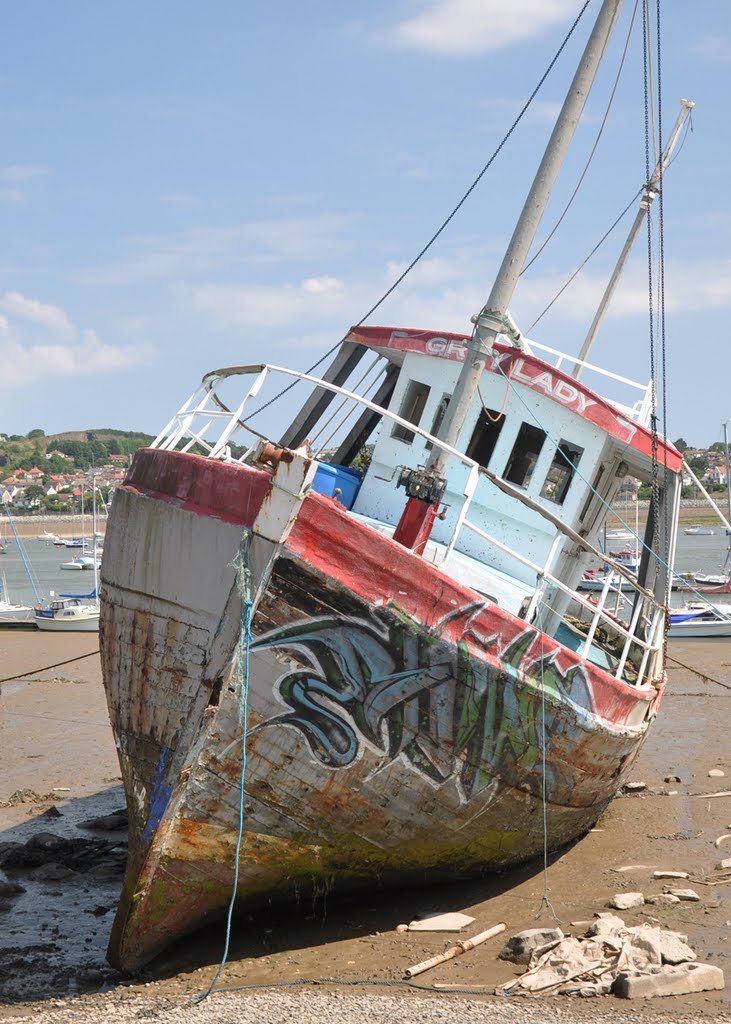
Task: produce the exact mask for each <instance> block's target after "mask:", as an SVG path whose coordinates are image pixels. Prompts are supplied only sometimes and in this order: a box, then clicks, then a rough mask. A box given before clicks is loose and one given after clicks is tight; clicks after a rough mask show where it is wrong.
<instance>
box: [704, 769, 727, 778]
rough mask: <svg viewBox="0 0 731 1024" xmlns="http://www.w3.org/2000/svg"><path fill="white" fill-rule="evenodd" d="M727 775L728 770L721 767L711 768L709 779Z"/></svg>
mask: <svg viewBox="0 0 731 1024" xmlns="http://www.w3.org/2000/svg"><path fill="white" fill-rule="evenodd" d="M725 777H726V772H725V771H723V770H722V769H721V768H711V770H710V771H709V773H708V778H709V779H723V778H725Z"/></svg>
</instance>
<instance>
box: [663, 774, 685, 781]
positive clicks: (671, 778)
mask: <svg viewBox="0 0 731 1024" xmlns="http://www.w3.org/2000/svg"><path fill="white" fill-rule="evenodd" d="M682 781H683V780H682V779H681V778H680V776H679V775H666V776H665V778H664V779H663V782H682Z"/></svg>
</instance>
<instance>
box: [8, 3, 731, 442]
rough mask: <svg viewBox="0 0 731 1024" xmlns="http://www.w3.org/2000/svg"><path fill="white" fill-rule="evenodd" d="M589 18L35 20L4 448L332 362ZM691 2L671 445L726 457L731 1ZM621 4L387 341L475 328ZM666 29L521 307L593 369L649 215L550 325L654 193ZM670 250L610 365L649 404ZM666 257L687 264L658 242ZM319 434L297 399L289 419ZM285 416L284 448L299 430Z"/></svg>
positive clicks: (564, 6) (521, 6)
mask: <svg viewBox="0 0 731 1024" xmlns="http://www.w3.org/2000/svg"><path fill="white" fill-rule="evenodd" d="M581 6H582V4H581V0H511V2H510V3H509V4H506V3H505V2H504V0H428V2H427V0H388V2H386V0H369V2H368V3H367V4H363V3H359V4H354V3H348V2H347V0H346V2H345V3H343V2H342V0H338V2H336V0H310V2H309V3H304V4H303V3H301V2H297V3H295V2H293V0H279V2H277V0H275V2H273V3H263V2H261V0H252V2H250V3H241V2H240V0H211V2H209V3H206V4H201V3H199V2H192V0H155V2H154V3H152V4H151V3H148V2H144V3H143V2H141V0H127V2H125V3H124V4H121V3H117V4H111V3H106V4H100V3H98V2H96V0H67V2H66V3H63V4H55V3H51V2H49V0H24V2H23V3H22V4H14V5H11V6H10V7H8V8H7V9H6V11H5V15H4V19H3V43H4V45H3V52H4V54H3V62H2V66H0V95H1V100H0V131H1V132H2V146H1V147H0V225H1V235H2V248H1V249H0V432H4V433H18V434H24V433H26V432H27V431H28V430H31V429H35V428H42V429H43V430H45V431H46V432H47V433H53V432H58V431H63V430H80V429H93V428H102V427H114V428H117V429H124V430H143V431H147V432H149V433H153V434H154V433H157V431H158V430H159V429H160V428H161V427H162V426H163V425H164V424H165V423H166V422H167V421H168V420H169V418H170V416H171V415H172V414H173V413H174V411H175V410H176V408H178V407H179V406H180V405H181V404H182V402H183V400H184V399H185V398H186V397H187V396H188V395H189V394H190V393H191V392H192V391H193V390H194V389H195V387H196V386H197V384H198V383H199V381H200V378H201V376H202V375H203V374H204V373H205V372H206V371H208V370H210V369H213V368H215V367H219V366H226V365H231V364H242V363H249V362H262V361H269V362H272V363H276V364H279V365H286V366H293V367H296V368H300V369H306V368H308V367H309V366H311V365H312V364H314V363H315V362H316V361H317V360H318V359H320V357H321V356H322V355H323V354H324V353H325V352H326V351H327V350H328V349H329V348H331V347H332V346H333V345H334V344H336V343H337V341H338V340H339V339H340V338H341V337H342V336H343V335H344V334H345V333H346V331H347V329H348V327H349V326H350V325H351V324H353V323H356V322H358V321H359V320H360V319H361V318H362V317H363V316H364V314H365V313H366V312H367V311H368V310H369V309H370V307H371V306H372V305H373V304H374V303H375V302H376V301H377V300H378V299H379V298H380V297H381V296H382V295H383V294H384V292H386V290H387V289H388V288H389V287H390V285H391V284H392V283H393V281H394V280H395V279H396V278H397V277H398V275H399V274H400V273H401V272H402V270H403V269H404V268H405V267H406V266H408V264H409V263H410V262H411V261H412V260H413V259H414V257H415V256H416V255H417V254H418V253H419V252H420V250H421V249H422V247H423V246H424V245H425V244H426V242H427V241H428V240H429V239H430V238H431V236H432V235H433V234H434V232H435V231H436V230H437V228H438V227H439V226H440V225H441V224H442V222H443V221H444V220H445V218H446V217H447V216H448V215H449V214H450V213H451V212H452V210H453V209H454V207H455V206H456V205H457V204H458V203H459V201H460V200H461V199H462V197H463V195H464V194H465V192H466V191H467V190H468V188H469V186H470V185H471V184H472V182H473V181H474V179H475V178H476V177H477V175H478V174H479V172H480V171H481V169H482V168H483V166H484V165H485V163H486V162H487V161H488V159H489V158H490V156H491V155H492V153H493V151H494V150H495V148H496V147H497V145H498V143H499V142H500V140H501V139H502V137H503V136H504V134H505V132H506V131H507V129H508V128H509V127H510V124H511V123H512V121H513V119H514V117H515V116H516V114H517V113H518V111H519V110H520V108H521V107H522V105H523V103H524V102H525V100H526V99H527V98H528V96H529V95H530V93H531V92H532V90H533V88H534V87H535V85H536V83H537V82H538V79H539V78H540V76H541V74H542V73H543V71H544V70H545V68H546V67H547V66H548V64H549V62H550V60H551V58H552V57H553V55H554V53H555V52H556V50H557V49H558V46H559V45H560V43H561V41H562V40H563V38H564V36H565V34H566V32H567V31H568V29H569V27H570V25H571V24H572V22H573V20H574V18H575V16H576V15H577V13H578V11H579V9H580V7H581ZM640 7H641V4H640ZM650 7H651V9H652V11H653V14H654V11H655V4H654V3H651V4H650ZM663 7H664V14H663V18H662V24H661V38H662V49H661V65H662V82H661V94H662V107H661V120H662V130H663V137H664V139H667V136H668V135H669V133H670V130H671V128H672V125H673V124H674V122H675V119H676V116H677V114H678V112H679V109H680V100H681V98H684V97H685V98H689V99H692V100H694V101H695V103H696V107H695V109H694V111H693V116H692V131H688V132H687V134H686V136H685V138H684V141H683V144H682V148H680V149H679V151H677V150H676V154H677V155H676V156H675V159H674V161H673V163H672V166H671V167H670V168H669V170H668V172H667V175H666V178H665V182H664V192H663V209H664V255H665V299H666V321H665V358H664V365H665V369H666V380H665V383H664V384H663V381H662V380H659V381H658V394H659V395H660V396H661V398H662V395H663V394H664V395H665V396H666V405H665V408H664V417H665V419H666V422H667V430H668V435H669V437H670V438H671V439H676V438H678V437H683V438H684V439H685V440H686V441H687V443H689V444H691V445H693V446H698V447H700V446H705V445H708V444H711V443H712V442H713V441H716V440H719V439H720V438H721V437H722V428H721V424H722V422H723V421H725V420H728V419H729V418H730V417H731V397H730V396H729V382H730V380H731V373H730V371H731V354H730V351H731V350H730V346H729V337H728V335H729V331H728V326H727V324H728V319H729V312H730V311H731V252H730V251H729V248H730V247H729V241H728V239H729V238H730V237H731V198H730V197H729V194H728V190H727V189H726V187H725V183H726V182H727V181H728V180H729V177H730V175H731V166H730V164H731V139H730V137H729V130H728V124H729V121H728V104H729V97H730V95H731V91H730V90H729V85H730V80H731V5H729V4H725V3H719V2H718V0H696V2H695V3H694V4H693V5H692V14H691V13H690V12H689V9H688V7H687V5H685V4H678V3H676V2H674V3H668V2H667V0H666V2H665V3H664V4H663ZM598 9H599V0H591V3H590V4H589V7H588V10H587V12H586V14H585V16H584V17H583V19H582V21H581V22H580V24H579V26H578V28H577V29H576V32H575V33H574V35H573V36H572V38H571V40H570V42H569V44H568V45H567V47H566V50H565V51H564V53H563V55H562V56H561V58H560V59H559V61H558V63H557V65H556V67H555V68H554V70H553V71H552V73H551V75H550V76H549V78H548V79H547V81H546V83H545V84H544V86H543V88H542V89H541V91H540V92H539V94H538V96H537V98H536V100H535V101H534V102H533V104H532V105H531V107H530V108H529V111H528V112H527V114H526V116H525V118H524V119H523V120H522V121H521V123H520V125H519V126H518V128H517V129H516V130H515V132H514V133H513V135H512V136H511V138H510V140H509V141H508V143H507V144H506V145H505V146H504V148H503V150H502V152H501V154H500V156H499V157H498V158H497V160H496V161H495V163H494V164H493V165H492V166H491V168H490V169H489V170H488V171H487V173H486V174H485V175H484V177H483V178H482V180H481V182H480V183H479V185H478V186H477V187H476V188H475V189H474V191H473V192H472V194H471V195H470V197H469V198H468V199H467V201H466V202H465V203H464V205H463V206H462V207H461V209H460V210H459V212H458V213H457V214H456V216H455V217H454V219H453V220H452V221H451V222H450V224H449V226H448V227H447V228H446V229H445V231H444V232H443V233H442V234H441V236H440V237H439V239H438V240H437V241H436V242H435V244H434V245H433V246H432V247H431V248H430V249H429V251H428V252H427V254H426V255H425V256H424V257H423V258H422V260H421V261H420V262H419V263H418V264H417V266H416V268H415V269H414V270H413V271H412V272H411V273H410V274H409V275H408V276H407V278H406V279H405V281H404V282H403V283H402V284H401V286H400V287H399V288H398V289H397V290H396V291H395V292H394V294H393V295H391V296H390V297H389V298H388V300H387V301H386V302H385V303H384V304H383V305H382V306H381V307H380V308H379V309H378V310H377V311H376V313H375V314H374V315H373V316H372V317H371V318H370V319H369V320H368V321H367V322H368V323H369V324H373V325H376V324H388V325H391V326H398V327H420V328H432V329H435V330H440V331H441V330H445V331H450V330H451V331H458V332H459V331H462V332H468V331H469V330H470V316H472V315H473V314H474V313H476V312H478V310H479V309H480V308H481V307H482V305H483V304H484V302H485V300H486V298H487V296H488V294H489V291H490V287H491V284H492V281H493V278H494V276H495V273H496V271H497V268H498V267H499V264H500V261H501V259H502V256H503V253H504V251H505V247H506V245H507V242H508V240H509V237H510V234H511V232H512V229H513V227H514V224H515V221H516V220H517V217H518V215H519V212H520V209H521V206H522V203H523V199H524V197H525V194H526V192H527V190H528V188H529V186H530V183H531V180H532V177H533V174H534V173H535V170H536V168H537V166H538V162H539V161H540V158H541V156H542V153H543V148H544V145H545V143H546V141H547V138H548V135H549V134H550V131H551V128H552V126H553V120H554V119H555V116H556V114H557V112H558V110H559V108H560V105H561V103H562V101H563V96H564V94H565V91H566V89H567V87H568V84H569V82H570V80H571V78H572V76H573V74H574V70H575V67H576V63H577V61H578V59H579V55H580V53H581V51H582V49H583V46H584V44H585V41H586V38H587V36H588V34H589V31H590V29H591V24H592V23H593V19H594V17H595V16H596V13H597V11H598ZM633 9H634V0H625V4H624V8H623V12H622V15H621V18H620V21H619V23H618V26H617V28H616V30H615V33H614V36H613V39H612V41H611V43H610V46H609V47H608V50H607V54H606V57H605V61H604V63H603V65H602V68H601V69H600V72H599V75H598V77H597V81H596V83H595V86H594V89H593V91H592V93H591V95H590V97H589V100H588V102H587V106H586V109H585V112H584V116H583V117H582V120H581V123H580V125H579V127H578V130H577V133H576V136H575V139H574V143H573V146H572V149H571V151H570V153H569V156H568V157H567V159H566V162H565V165H564V168H563V171H562V175H561V177H560V179H559V182H558V184H557V186H556V189H555V190H554V194H553V196H552V198H551V201H550V203H549V205H548V209H547V210H546V213H545V216H544V219H543V222H542V224H541V226H540V228H539V231H538V237H537V242H536V245H535V247H534V251H535V249H537V248H538V246H539V245H540V244H541V242H542V241H543V240H544V239H545V238H546V236H547V235H548V234H549V232H550V231H551V229H552V227H553V226H554V224H555V223H556V221H557V220H558V218H559V217H560V215H561V213H562V211H563V210H564V208H565V207H566V204H567V202H568V199H569V197H570V196H571V194H572V192H573V191H574V189H575V187H576V184H577V182H578V180H579V178H580V176H581V173H582V171H583V169H584V167H585V165H586V162H587V159H588V156H589V153H590V151H591V149H592V147H593V145H594V143H595V140H596V137H597V133H598V132H599V129H600V126H601V122H602V119H603V118H604V115H605V111H606V109H607V105H608V103H609V97H610V93H611V91H612V88H613V86H614V83H615V79H616V77H617V71H618V68H619V64H620V60H621V56H622V51H623V49H624V47H625V42H626V40H627V37H628V32H629V27H630V21H631V17H632V13H633ZM639 21H640V19H639V16H638V17H637V18H636V19H635V26H634V30H633V32H632V34H631V36H630V40H629V46H628V50H627V57H626V61H625V64H624V68H623V71H622V75H621V77H620V80H619V85H618V87H617V91H616V95H615V98H614V101H613V102H612V104H611V109H610V112H609V116H608V118H607V123H606V127H605V129H604V131H603V133H602V135H601V139H600V141H599V144H598V146H597V150H596V154H595V156H594V158H593V159H592V161H591V163H590V165H589V168H588V171H587V173H586V176H585V178H584V181H583V184H582V187H581V188H580V190H579V192H578V194H577V197H576V199H575V200H574V202H573V203H572V205H571V206H570V208H569V210H568V212H567V214H566V216H565V218H564V219H563V221H562V222H561V224H560V226H559V228H558V230H557V231H556V233H555V235H554V236H553V237H552V238H551V240H550V242H549V244H548V245H547V246H546V248H545V249H544V250H543V251H542V252H541V254H540V256H539V257H538V259H537V260H536V261H535V263H534V264H533V265H532V266H531V267H530V268H529V269H528V270H527V272H526V273H525V275H524V276H523V277H522V279H521V282H520V284H519V286H518V288H517V291H516V293H515V295H514V297H513V300H512V302H511V304H510V310H511V313H512V315H513V317H514V319H515V320H516V321H517V322H518V324H519V326H520V327H521V329H522V330H523V331H524V332H525V333H527V334H528V336H529V337H531V338H533V339H535V340H536V341H538V342H541V343H543V344H545V345H549V346H552V347H554V348H558V349H561V350H562V351H566V352H568V353H569V354H576V353H577V352H578V350H579V348H580V346H581V343H582V341H583V338H584V336H585V333H586V331H587V328H588V326H589V324H590V322H591V320H592V317H593V314H594V311H595V309H596V306H597V304H598V302H599V299H600V297H601V294H602V291H603V288H604V285H605V283H606V280H607V278H608V276H609V274H610V273H611V270H612V268H613V266H614V263H615V260H616V258H617V255H618V253H619V251H620V249H621V247H622V245H623V243H624V240H625V237H626V235H627V232H628V231H629V227H630V224H631V221H632V218H633V216H634V212H635V209H636V207H634V206H633V207H632V208H631V210H630V212H629V214H628V215H627V216H626V217H625V219H624V220H623V221H622V222H621V223H620V225H619V226H618V227H617V228H616V229H615V230H614V231H613V232H612V234H611V235H610V237H609V239H608V240H607V241H606V242H605V243H604V244H603V246H602V247H601V248H600V250H599V251H598V253H597V254H596V255H595V256H594V257H593V258H592V260H591V261H590V262H589V263H588V264H587V265H586V267H585V268H584V270H583V271H582V272H581V274H580V275H579V276H578V277H577V278H576V279H575V281H574V283H573V285H572V286H571V287H570V288H569V289H567V290H566V291H565V292H564V294H563V295H562V297H561V299H560V300H558V301H557V302H556V304H555V305H554V306H553V307H552V308H551V310H550V312H549V313H548V314H546V316H544V317H543V318H542V319H541V320H540V322H539V323H538V324H537V325H536V326H535V327H534V328H532V329H529V328H530V327H531V325H532V324H533V322H534V321H535V319H536V317H538V315H539V314H540V312H541V311H542V310H543V309H544V307H545V306H546V305H547V304H548V303H549V302H550V301H551V299H552V298H553V297H554V296H555V294H556V293H557V292H558V290H559V289H560V288H561V287H562V286H563V285H564V283H565V282H566V280H567V279H568V278H569V277H570V275H571V274H573V273H574V271H575V270H576V269H577V267H578V266H579V264H580V263H581V262H582V261H583V260H584V258H585V257H586V256H587V255H588V253H589V252H590V251H591V250H592V249H593V248H594V246H595V245H596V243H597V242H598V241H599V239H600V238H601V237H602V236H603V235H604V233H605V232H606V231H607V229H608V228H609V227H610V225H611V224H612V223H613V221H614V220H615V219H616V217H617V216H618V215H619V213H620V212H621V211H622V210H623V209H624V207H625V206H626V205H627V204H628V203H629V202H630V200H631V199H632V196H633V195H634V194H635V193H636V192H637V190H638V189H639V188H640V187H641V185H642V183H643V181H644V180H645V142H644V124H645V122H644V107H643V62H642V39H641V35H640V32H639V31H638V29H639ZM654 32H655V26H654V25H653V34H654ZM653 59H654V58H653ZM656 92H657V90H655V93H656ZM655 121H656V123H657V117H656V118H655ZM657 209H658V204H657V203H656V204H655V207H654V211H653V213H654V214H656V212H657ZM657 223H658V218H657V216H656V215H654V216H653V225H654V226H655V227H657ZM646 248H647V247H646V235H645V233H644V232H643V233H641V235H640V238H639V239H638V242H637V244H636V246H635V248H634V250H633V254H632V258H631V261H630V264H629V266H628V268H627V270H626V272H625V275H624V277H623V279H622V282H621V285H620V288H619V290H618V292H617V294H616V296H615V298H614V301H613V303H612V306H611V308H610V312H609V314H608V316H607V319H606V321H605V323H604V325H603V327H602V329H601V332H600V334H599V337H598V340H597V343H596V346H595V348H594V351H593V352H592V357H591V358H592V361H595V362H598V363H600V364H601V365H603V366H606V367H607V368H608V369H611V370H613V371H615V372H617V373H620V374H622V375H624V376H627V377H630V378H632V379H634V380H637V381H641V382H645V381H647V380H648V379H649V377H650V369H651V356H650V330H649V326H648V275H647V263H646ZM654 260H655V267H657V262H658V260H657V247H656V250H655V255H654ZM656 322H657V317H656ZM659 358H660V357H659V355H658V354H656V359H655V362H656V363H657V362H658V359H659ZM661 361H662V360H661ZM291 400H292V396H290V398H289V399H288V400H287V402H288V403H291ZM290 412H291V404H290V405H289V407H288V408H287V409H284V410H283V413H282V414H281V415H285V418H287V416H286V414H287V413H290ZM660 412H661V416H663V410H662V409H661V410H660ZM267 415H269V416H271V417H278V416H279V415H280V413H279V412H278V411H276V410H274V409H272V410H270V411H269V412H268V413H267ZM278 422H279V423H280V425H281V421H278V420H276V419H272V420H271V421H270V422H268V423H267V424H266V425H265V426H266V429H267V430H271V431H272V432H273V433H274V434H277V433H278V432H280V431H279V429H278V425H277V424H278Z"/></svg>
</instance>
